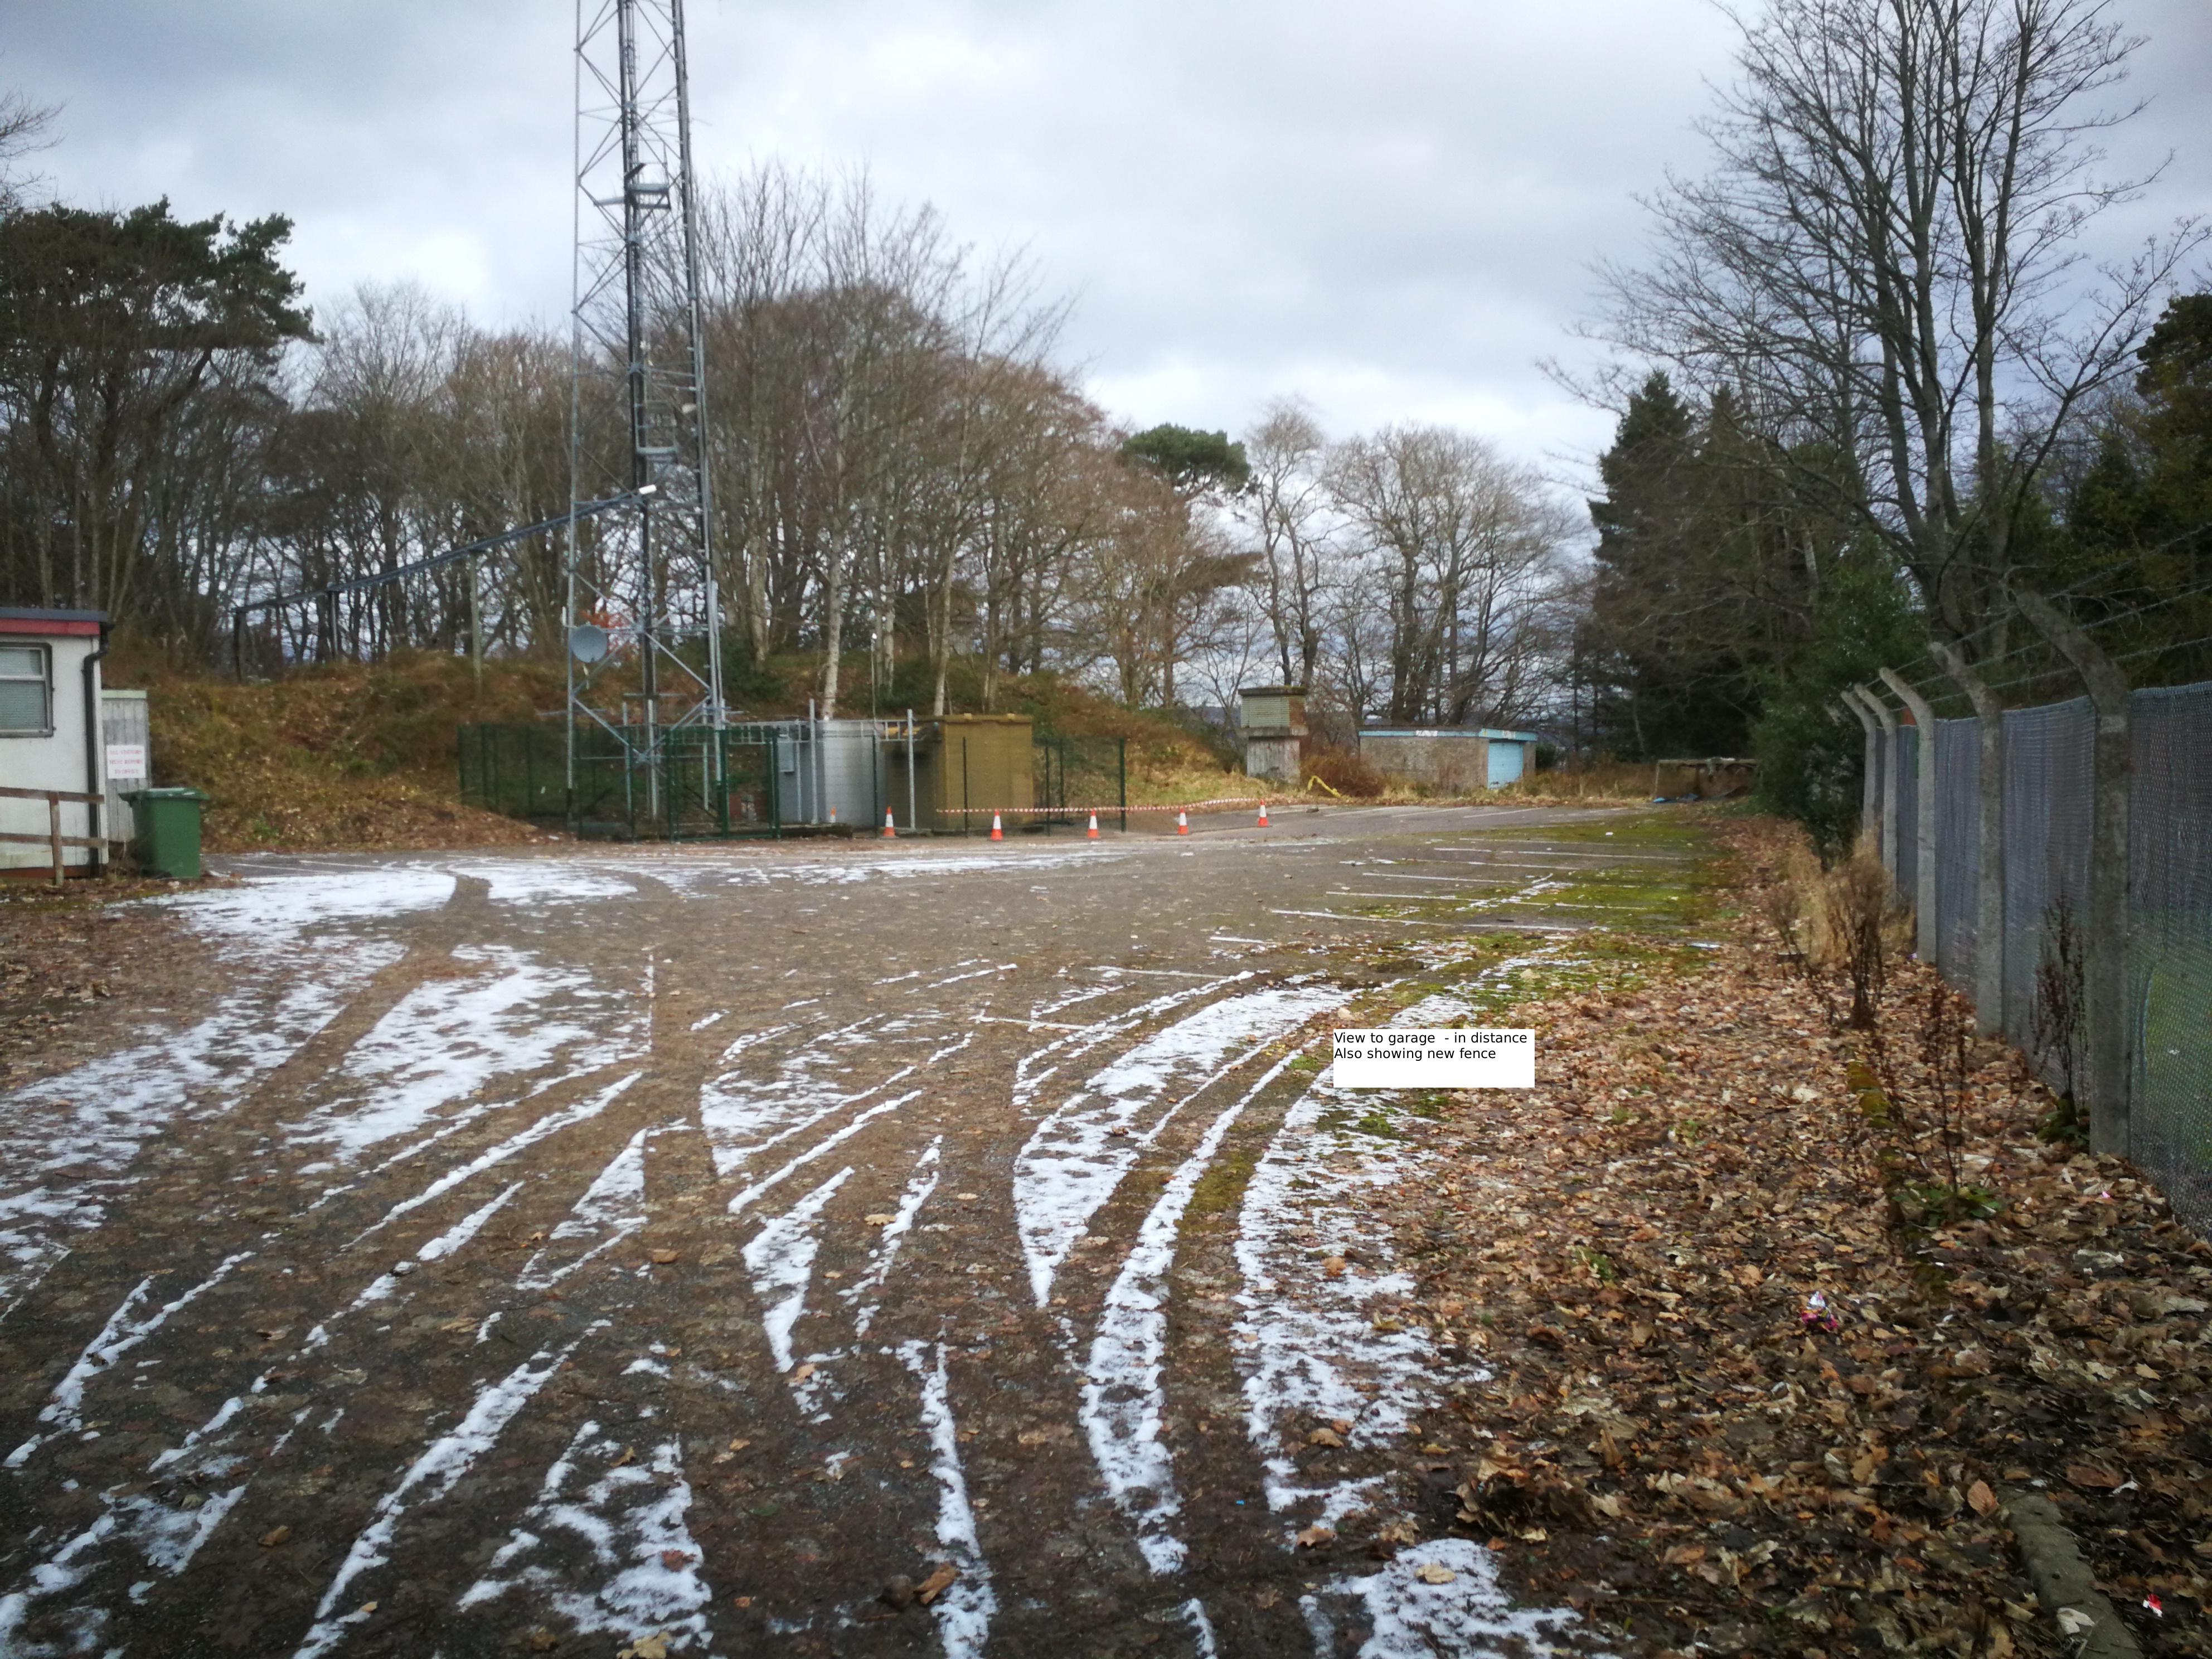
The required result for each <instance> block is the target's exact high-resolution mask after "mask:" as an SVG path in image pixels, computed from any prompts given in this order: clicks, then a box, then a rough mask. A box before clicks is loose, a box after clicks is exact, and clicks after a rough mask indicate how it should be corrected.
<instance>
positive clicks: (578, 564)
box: [568, 0, 726, 822]
mask: <svg viewBox="0 0 2212 1659" xmlns="http://www.w3.org/2000/svg"><path fill="white" fill-rule="evenodd" d="M575 172H576V201H575V289H574V331H573V335H572V347H571V352H572V356H571V363H570V373H571V379H572V398H571V404H570V414H569V471H568V476H569V487H568V493H569V501H570V510H571V513H572V514H573V513H574V512H575V510H576V509H577V508H579V507H581V506H583V505H584V504H585V503H586V502H587V501H594V500H603V499H605V497H607V496H610V495H622V494H624V493H631V494H635V495H636V497H637V501H638V504H637V506H636V507H635V509H634V510H630V511H623V512H617V513H605V514H602V515H599V516H598V517H596V518H594V519H592V520H589V521H588V522H587V521H585V520H580V519H576V518H572V519H571V521H570V524H569V526H568V798H569V808H568V811H569V816H570V818H571V820H572V821H574V820H576V819H578V818H580V817H586V816H599V817H605V816H606V814H607V811H608V809H610V808H612V809H613V810H615V811H625V812H626V814H627V816H628V817H629V818H630V819H631V821H632V822H635V819H636V817H638V815H639V813H640V812H641V811H642V812H644V813H645V814H647V815H648V816H650V817H653V818H654V819H661V818H663V817H664V816H665V817H667V818H668V819H669V820H670V821H671V822H672V821H673V818H674V817H675V815H676V812H677V811H678V805H679V803H678V801H677V800H675V799H673V798H672V797H671V793H670V792H671V788H676V789H677V792H678V793H680V794H684V795H690V794H694V793H699V787H698V786H699V784H701V783H703V784H704V786H705V787H706V789H707V790H708V791H711V789H712V788H713V787H716V786H717V785H718V784H719V781H720V758H721V757H720V750H719V747H718V745H717V744H715V743H714V741H713V740H712V739H711V738H705V737H703V736H702V733H703V732H720V730H721V729H722V727H723V726H724V725H725V723H726V714H725V710H724V707H723V702H722V662H721V617H720V604H719V598H718V595H717V593H716V592H715V586H714V541H713V533H712V529H711V518H712V514H711V507H712V499H711V496H710V495H709V492H708V468H707V374H706V358H705V352H704V346H703V342H702V338H701V332H700V313H699V253H698V240H699V239H698V229H697V217H696V203H695V199H694V193H693V189H694V175H693V173H692V169H691V108H690V77H689V75H688V73H687V70H686V66H685V63H684V0H578V4H577V9H576V150H575ZM633 674H634V678H635V686H634V687H633V686H631V685H630V684H628V683H627V682H628V681H629V679H630V678H632V675H633ZM678 757H682V758H683V759H684V761H685V762H686V764H684V766H683V767H682V771H683V774H684V778H685V780H686V782H685V783H684V785H683V786H681V787H678V786H676V785H675V783H674V781H673V780H672V778H671V769H672V767H673V766H674V765H675V763H676V762H677V760H678ZM580 762H582V763H584V769H586V771H588V772H589V773H590V779H589V790H588V791H587V793H589V792H590V791H596V792H597V793H596V794H594V795H593V798H592V800H591V801H590V802H588V803H587V802H586V801H585V800H583V799H580V794H579V785H580V776H579V771H580V767H579V763H580ZM617 764H618V765H619V769H620V783H619V787H620V789H621V791H622V793H623V796H624V798H625V799H623V802H622V803H621V805H619V806H617V805H616V803H614V802H612V801H610V800H607V799H605V796H606V794H607V793H609V792H610V791H611V789H612V788H613V787H615V786H614V785H613V783H612V781H611V779H612V776H613V774H614V772H615V769H616V767H617ZM695 773H696V774H697V777H696V780H695V777H694V775H695Z"/></svg>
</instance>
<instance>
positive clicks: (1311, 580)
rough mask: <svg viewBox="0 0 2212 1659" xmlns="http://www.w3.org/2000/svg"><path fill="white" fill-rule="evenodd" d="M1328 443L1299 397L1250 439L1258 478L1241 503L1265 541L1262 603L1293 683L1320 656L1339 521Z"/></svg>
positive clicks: (1287, 680)
mask: <svg viewBox="0 0 2212 1659" xmlns="http://www.w3.org/2000/svg"><path fill="white" fill-rule="evenodd" d="M1244 453H1245V457H1246V459H1248V460H1249V462H1250V463H1251V466H1252V480H1251V483H1250V484H1249V486H1248V487H1247V488H1246V489H1245V492H1244V494H1243V495H1242V496H1241V497H1239V499H1238V502H1237V507H1238V510H1239V511H1240V512H1241V513H1243V516H1244V517H1245V518H1246V520H1248V521H1249V523H1250V525H1251V526H1252V529H1253V532H1254V534H1255V537H1256V538H1257V539H1258V542H1259V544H1260V558H1261V563H1260V569H1259V576H1260V581H1261V599H1262V605H1263V608H1264V611H1265V613H1266V616H1267V623H1268V626H1269V627H1270V629H1272V630H1273V634H1274V639H1275V655H1276V661H1277V663H1278V665H1279V668H1280V670H1281V672H1282V678H1283V683H1284V684H1286V685H1289V684H1299V685H1303V684H1306V683H1308V682H1309V681H1310V680H1311V679H1312V678H1313V677H1314V668H1315V665H1316V663H1317V662H1318V661H1319V660H1320V657H1321V651H1322V635H1323V631H1324V620H1323V614H1322V607H1323V604H1324V601H1325V597H1326V594H1327V591H1328V572H1329V568H1330V563H1331V560H1330V554H1331V547H1330V544H1329V530H1330V527H1331V525H1332V522H1333V520H1332V518H1331V514H1330V510H1329V509H1330V506H1331V501H1330V497H1329V492H1328V483H1327V481H1326V478H1325V477H1324V473H1325V471H1326V466H1325V463H1326V461H1327V458H1328V440H1327V438H1325V437H1324V436H1323V435H1322V429H1321V423H1320V422H1318V421H1316V419H1315V418H1314V416H1313V412H1312V410H1310V408H1309V407H1308V406H1307V405H1306V404H1304V402H1303V401H1301V400H1299V399H1297V398H1278V399H1276V400H1275V401H1274V402H1273V403H1271V404H1268V405H1267V409H1266V410H1265V411H1264V412H1263V413H1262V415H1261V419H1260V423H1259V425H1258V426H1256V427H1255V428H1253V429H1252V432H1251V434H1250V435H1249V436H1248V437H1247V438H1246V439H1245V440H1244Z"/></svg>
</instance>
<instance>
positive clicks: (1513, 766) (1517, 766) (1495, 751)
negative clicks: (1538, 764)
mask: <svg viewBox="0 0 2212 1659" xmlns="http://www.w3.org/2000/svg"><path fill="white" fill-rule="evenodd" d="M1527 747H1528V745H1527V744H1519V743H1507V742H1504V740H1502V739H1500V738H1492V739H1491V740H1490V787H1492V789H1496V788H1498V787H1500V786H1501V785H1504V784H1508V783H1518V782H1519V781H1521V757H1522V750H1525V749H1526V748H1527Z"/></svg>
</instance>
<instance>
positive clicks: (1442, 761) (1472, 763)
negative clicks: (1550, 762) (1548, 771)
mask: <svg viewBox="0 0 2212 1659" xmlns="http://www.w3.org/2000/svg"><path fill="white" fill-rule="evenodd" d="M1541 741H1542V739H1541V738H1539V737H1537V736H1536V734H1535V733H1534V732H1501V731H1496V730H1493V729H1492V728H1491V727H1489V726H1369V727H1367V728H1366V729H1364V730H1363V731H1362V732H1360V734H1359V753H1360V756H1361V757H1362V758H1363V759H1364V760H1365V761H1366V762H1367V763H1369V764H1370V765H1371V766H1373V767H1374V768H1375V769H1376V770H1377V771H1378V772H1381V773H1382V774H1383V775H1384V776H1385V777H1388V778H1391V779H1394V780H1396V781H1402V782H1406V783H1413V784H1421V785H1425V786H1426V787H1429V788H1432V789H1449V790H1451V791H1453V792H1454V793H1461V794H1472V793H1474V792H1475V791H1477V790H1480V789H1502V788H1504V787H1505V786H1506V785H1507V784H1509V783H1517V782H1519V781H1520V780H1521V777H1522V774H1524V773H1526V772H1528V771H1530V770H1532V769H1534V750H1535V747H1536V745H1537V744H1539V743H1540V742H1541Z"/></svg>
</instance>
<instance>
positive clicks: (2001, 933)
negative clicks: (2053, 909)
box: [1928, 640, 2005, 1036]
mask: <svg viewBox="0 0 2212 1659" xmlns="http://www.w3.org/2000/svg"><path fill="white" fill-rule="evenodd" d="M1928 648H1929V650H1930V651H1933V652H1934V653H1936V661H1938V662H1940V663H1942V665H1943V671H1944V672H1945V673H1946V674H1948V675H1949V676H1950V677H1951V678H1952V679H1953V680H1954V681H1955V682H1956V683H1957V684H1958V687H1959V689H1960V690H1961V691H1964V692H1965V693H1966V700H1967V701H1968V702H1971V703H1972V704H1973V705H1974V719H1975V721H1976V723H1977V724H1976V730H1975V736H1976V738H1977V740H1978V744H1979V750H1980V757H1981V776H1980V779H1979V783H1978V788H1977V789H1976V791H1975V793H1976V795H1977V797H1978V799H1977V800H1976V802H1975V806H1976V811H1977V813H1978V817H1979V819H1980V822H1979V823H1978V826H1977V828H1976V832H1975V846H1976V850H1977V852H1978V854H1979V857H1980V861H1981V868H1980V871H1979V872H1978V882H1977V886H1976V890H1975V893H1974V1012H1975V1017H1976V1023H1977V1024H1978V1025H1979V1026H1980V1027H1981V1031H1982V1035H1983V1036H1990V1035H1991V1034H1992V1033H1994V1032H1997V1031H2002V1030H2003V1029H2004V983H2005V971H2004V969H2005V963H2004V957H2005V951H2004V944H2005V914H2004V892H2005V853H2004V844H2005V843H2004V775H2005V738H2004V702H2003V700H2002V698H2000V697H1999V696H1997V694H1996V692H1994V691H1992V690H1990V686H1989V682H1988V681H1986V680H1984V678H1982V677H1981V676H1980V675H1979V674H1978V673H1977V672H1976V671H1974V670H1973V669H1972V667H1971V666H1969V665H1968V664H1967V662H1966V657H1965V655H1964V654H1963V653H1960V650H1959V648H1958V647H1956V646H1954V645H1953V644H1951V643H1950V642H1949V641H1946V640H1937V641H1933V642H1932V643H1931V644H1930V645H1929V647H1928Z"/></svg>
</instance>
